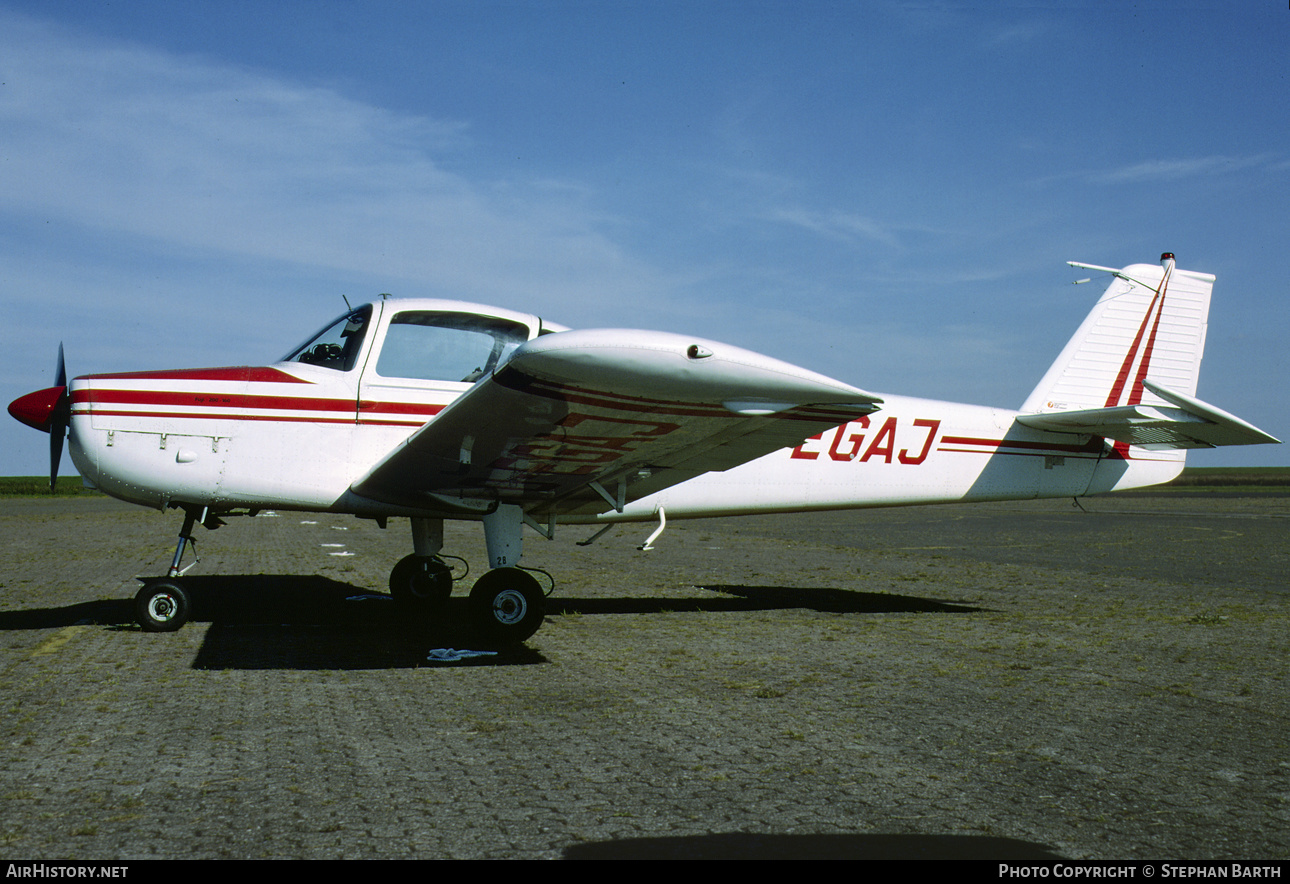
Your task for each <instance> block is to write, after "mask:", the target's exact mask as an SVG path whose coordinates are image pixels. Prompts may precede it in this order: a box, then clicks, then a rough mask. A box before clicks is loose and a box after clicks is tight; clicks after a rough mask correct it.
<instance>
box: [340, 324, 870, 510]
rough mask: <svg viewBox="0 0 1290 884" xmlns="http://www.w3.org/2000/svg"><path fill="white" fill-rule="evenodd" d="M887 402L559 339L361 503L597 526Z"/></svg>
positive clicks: (573, 337) (639, 340) (577, 335)
mask: <svg viewBox="0 0 1290 884" xmlns="http://www.w3.org/2000/svg"><path fill="white" fill-rule="evenodd" d="M880 402H881V400H880V399H879V398H878V397H876V396H874V395H873V394H870V393H866V392H865V391H863V390H859V389H857V388H855V387H851V386H849V385H847V384H843V383H841V382H839V381H835V380H833V379H831V378H827V377H824V376H823V375H818V374H815V373H813V372H808V371H806V370H805V369H801V368H798V367H797V366H793V365H789V364H788V363H784V362H780V361H778V360H774V359H771V358H769V357H766V356H761V355H759V354H756V353H751V352H749V351H747V350H741V349H739V348H735V347H730V346H727V345H724V344H718V343H715V342H711V341H703V340H697V339H693V338H687V337H683V336H680V335H671V334H665V333H661V332H639V331H625V330H586V331H575V332H561V333H559V334H554V335H548V336H545V337H542V338H539V339H537V340H534V341H530V342H529V343H528V344H525V345H524V346H523V347H520V348H519V349H518V350H516V352H515V354H514V355H513V356H512V357H511V359H510V360H509V361H508V362H507V363H506V364H505V365H504V366H502V367H500V368H498V369H497V370H496V371H495V372H494V373H493V374H492V375H491V376H489V377H488V378H486V379H484V380H481V381H479V382H478V383H476V384H475V385H474V386H473V387H472V388H471V389H470V390H469V391H467V392H466V393H465V394H464V395H463V396H461V397H460V398H459V399H457V400H456V401H455V402H453V403H452V404H451V405H449V406H448V407H447V408H445V409H444V410H443V411H442V412H440V413H439V414H438V415H437V416H436V417H435V418H433V419H432V420H431V421H430V422H428V423H427V424H425V425H424V426H423V427H421V429H419V430H418V431H417V432H415V433H414V434H413V435H412V436H411V437H409V438H408V439H407V440H406V441H405V442H404V443H403V444H401V445H400V446H399V447H398V448H396V449H395V450H394V451H392V452H391V453H390V454H389V455H388V456H386V458H385V459H384V460H382V461H381V462H380V463H379V464H377V466H376V467H375V468H374V469H373V470H372V471H371V472H370V473H369V474H368V475H367V476H365V477H364V478H362V479H361V480H359V481H358V482H356V483H354V485H353V491H354V492H355V493H357V494H360V495H362V496H363V497H366V498H369V499H373V500H380V501H383V502H387V503H391V504H396V505H399V506H410V507H417V508H423V509H436V508H440V507H441V506H442V504H443V502H444V500H445V499H459V500H461V501H463V502H468V501H475V502H481V501H482V502H485V503H487V502H490V501H492V502H504V503H518V504H521V505H522V506H524V507H525V509H526V511H528V512H531V513H539V514H542V513H549V512H557V513H563V512H571V511H594V512H599V511H602V510H604V509H605V495H604V494H602V493H601V491H602V490H605V489H606V488H608V489H609V492H610V496H612V497H615V498H617V499H621V500H623V501H624V502H626V501H631V500H635V499H637V498H639V497H642V496H644V495H646V494H652V493H654V492H655V491H659V490H661V489H662V488H666V487H668V486H670V485H674V484H676V483H678V482H682V481H685V480H686V479H689V478H692V477H694V476H696V475H699V474H700V473H704V472H708V471H711V470H725V469H730V468H731V467H734V466H737V465H739V464H741V463H746V462H747V461H749V460H753V459H755V458H757V457H760V456H762V455H764V454H768V453H770V452H772V451H775V450H778V449H780V448H785V447H789V446H792V445H796V444H798V443H799V442H801V441H802V440H803V439H806V438H808V437H810V436H813V435H815V434H816V433H819V432H822V431H823V430H826V429H828V428H829V427H833V426H836V425H838V424H840V423H843V422H845V421H848V420H851V419H853V418H854V417H856V416H857V415H858V414H867V413H869V412H872V411H874V410H876V409H877V407H878V404H879V403H880ZM593 483H597V484H599V485H600V486H601V489H600V490H597V489H596V488H595V487H594V486H593ZM611 486H612V487H611ZM463 505H466V504H463Z"/></svg>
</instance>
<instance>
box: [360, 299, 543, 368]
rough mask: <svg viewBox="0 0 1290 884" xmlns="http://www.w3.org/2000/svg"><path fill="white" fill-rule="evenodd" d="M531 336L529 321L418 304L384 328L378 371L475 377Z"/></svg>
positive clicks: (492, 366)
mask: <svg viewBox="0 0 1290 884" xmlns="http://www.w3.org/2000/svg"><path fill="white" fill-rule="evenodd" d="M528 339H529V329H528V326H526V325H523V324H522V323H518V322H512V321H510V320H509V319H497V318H494V317H489V316H474V315H471V314H466V313H435V312H430V311H420V310H418V311H410V312H406V313H399V314H397V315H396V316H395V317H394V318H393V319H392V320H390V327H389V330H388V331H386V333H385V343H384V344H382V345H381V355H380V357H379V358H378V359H377V361H376V373H377V374H378V375H380V376H381V377H386V378H416V379H419V380H425V381H458V382H462V383H473V382H475V381H477V380H479V379H480V378H482V377H484V376H486V375H487V374H488V373H489V372H491V371H492V370H493V369H495V368H497V366H499V365H501V364H502V363H504V362H505V361H506V360H507V359H508V358H509V357H510V355H511V353H513V352H514V351H515V348H516V347H518V346H519V345H520V344H523V343H524V342H525V341H527V340H528Z"/></svg>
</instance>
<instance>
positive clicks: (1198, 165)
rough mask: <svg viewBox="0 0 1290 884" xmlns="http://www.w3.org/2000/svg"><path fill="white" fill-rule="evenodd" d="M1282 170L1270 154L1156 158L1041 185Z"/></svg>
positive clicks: (1280, 159)
mask: <svg viewBox="0 0 1290 884" xmlns="http://www.w3.org/2000/svg"><path fill="white" fill-rule="evenodd" d="M1285 167H1286V160H1285V158H1283V157H1278V156H1276V155H1274V154H1270V153H1261V154H1254V155H1251V156H1227V155H1222V154H1219V155H1212V156H1203V157H1175V158H1167V159H1166V158H1157V159H1150V160H1143V161H1142V162H1139V163H1132V164H1130V165H1126V166H1119V167H1116V168H1113V169H1098V170H1088V169H1086V170H1082V171H1071V172H1067V173H1063V174H1060V175H1052V176H1048V177H1046V178H1044V179H1043V181H1042V182H1041V183H1049V182H1053V181H1063V180H1066V181H1068V180H1072V179H1075V180H1082V181H1086V182H1088V183H1090V184H1136V183H1148V182H1152V181H1178V180H1182V179H1186V178H1202V177H1211V176H1216V175H1229V174H1233V173H1236V172H1243V171H1246V170H1249V169H1262V170H1268V171H1274V170H1278V169H1284V168H1285Z"/></svg>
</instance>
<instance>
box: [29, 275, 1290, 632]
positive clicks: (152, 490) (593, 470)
mask: <svg viewBox="0 0 1290 884" xmlns="http://www.w3.org/2000/svg"><path fill="white" fill-rule="evenodd" d="M1075 266H1080V267H1088V268H1092V269H1095V270H1099V271H1104V272H1107V273H1110V274H1112V276H1113V281H1112V282H1111V284H1110V286H1109V288H1107V290H1106V292H1105V293H1104V294H1103V295H1102V297H1101V299H1100V300H1099V301H1098V302H1097V304H1096V306H1094V308H1093V310H1092V312H1091V313H1090V314H1089V316H1088V318H1087V319H1086V320H1085V322H1084V324H1083V325H1082V326H1081V327H1080V329H1079V330H1078V331H1077V332H1076V334H1075V336H1074V337H1073V338H1072V339H1071V340H1070V343H1069V344H1068V345H1067V346H1066V348H1065V350H1063V352H1062V353H1061V355H1060V356H1059V357H1058V359H1057V361H1056V362H1055V363H1054V364H1053V366H1052V367H1051V368H1050V369H1049V371H1048V373H1047V374H1046V375H1045V376H1044V378H1043V379H1042V380H1041V381H1040V383H1039V385H1038V386H1037V387H1036V388H1035V390H1034V392H1033V393H1032V394H1031V395H1030V397H1029V398H1028V399H1027V400H1026V402H1025V403H1024V404H1023V405H1022V407H1021V409H1020V410H1018V411H1009V410H1005V409H998V408H986V407H981V406H974V405H961V404H956V403H950V402H937V401H932V400H926V399H911V398H906V397H901V396H888V395H885V394H882V395H880V394H875V393H870V392H867V391H865V390H861V389H858V388H856V387H852V386H850V385H848V384H844V383H842V382H840V381H836V380H833V379H831V378H827V377H824V376H823V375H819V374H815V373H814V372H810V371H807V370H806V369H803V368H798V367H796V366H793V365H789V364H787V363H784V362H780V361H778V360H775V359H770V358H768V357H765V356H761V355H758V354H756V353H751V352H749V351H746V350H741V349H738V348H736V347H731V346H728V345H726V344H720V343H717V342H714V341H707V340H700V339H697V338H692V337H688V336H682V335H674V334H668V333H663V332H648V331H636V330H623V329H598V330H582V331H571V330H568V329H566V328H564V327H562V326H555V325H551V324H550V323H545V322H543V321H542V320H541V319H539V318H538V317H536V316H530V315H525V314H520V313H514V312H511V311H507V310H500V309H495V308H490V307H482V306H479V305H476V304H466V303H461V302H456V301H442V300H402V299H387V300H380V301H376V302H374V303H371V304H367V305H364V306H362V307H360V308H358V309H356V310H352V311H350V312H349V313H347V314H345V315H344V316H341V317H340V318H339V319H337V320H336V321H335V322H333V323H332V324H330V325H328V326H327V327H326V328H324V329H323V330H322V331H321V332H319V333H318V334H317V335H314V336H313V337H312V338H310V339H309V340H308V341H306V342H305V343H304V344H302V345H301V346H300V347H298V348H297V349H296V350H294V351H293V352H292V353H291V354H289V355H288V356H287V357H286V358H285V359H283V360H282V361H281V362H278V363H275V364H274V365H270V366H265V367H241V368H214V369H192V370H181V371H163V372H142V373H137V374H112V375H88V376H85V377H78V378H76V379H75V380H73V381H72V382H71V384H70V385H68V384H67V383H66V381H65V379H64V378H65V374H64V373H63V372H62V369H61V360H62V356H61V351H60V357H59V358H60V376H59V382H58V386H55V387H52V388H50V389H47V390H41V391H38V392H36V393H32V394H29V395H27V396H24V397H22V398H21V399H18V400H16V401H15V402H13V403H12V404H11V405H10V406H9V410H10V413H11V414H13V415H14V417H16V418H18V419H19V420H21V421H23V422H25V423H27V424H30V425H31V426H33V427H36V428H38V429H42V430H45V431H48V432H50V433H51V454H52V455H53V460H54V467H55V469H56V466H57V458H58V455H59V454H60V453H61V449H62V440H63V436H64V433H65V432H66V431H70V432H69V438H70V444H71V454H72V459H73V461H74V462H75V464H76V466H77V469H79V470H80V472H81V475H82V477H83V478H84V480H85V482H86V483H87V484H89V485H92V486H94V487H96V488H99V489H101V490H103V491H105V492H107V493H108V494H111V495H113V496H114V497H118V498H120V499H122V500H126V501H130V502H132V503H138V504H142V505H145V506H151V507H157V508H166V507H175V508H179V509H182V510H183V511H184V513H185V515H186V518H185V522H184V527H183V529H182V530H181V532H180V540H179V544H178V548H177V549H176V551H175V556H174V561H173V564H172V567H171V569H170V573H169V574H168V575H167V576H166V577H165V578H160V579H156V580H150V581H147V582H146V583H145V585H144V587H143V589H142V590H141V591H140V593H139V595H138V598H137V603H136V605H137V608H136V610H137V613H138V616H139V620H140V622H141V623H142V624H143V625H144V627H145V628H147V629H150V630H157V631H160V630H169V629H177V628H178V627H179V626H180V625H182V624H183V622H184V621H185V620H186V619H187V617H188V614H189V598H188V594H187V591H186V590H185V588H184V587H183V585H182V584H181V583H180V582H179V580H178V578H179V576H180V575H181V573H182V572H181V569H180V564H181V562H182V559H183V555H184V550H185V546H186V544H187V543H188V542H189V541H190V540H191V534H192V531H193V529H194V527H195V525H196V524H197V523H198V522H201V523H202V524H204V525H206V526H207V527H217V526H218V524H220V522H219V517H220V516H222V515H227V514H230V513H242V512H246V513H250V514H255V513H257V512H259V511H262V510H267V509H275V510H283V509H295V510H306V511H320V512H339V513H352V514H354V515H357V516H362V517H369V518H375V519H378V520H380V521H381V522H382V523H384V520H385V519H387V518H388V517H390V516H405V517H410V518H411V521H412V539H413V550H414V552H413V554H412V555H410V556H408V557H407V558H405V559H404V560H402V561H401V562H399V564H398V565H396V566H395V568H394V570H393V572H392V574H391V576H390V587H391V590H392V593H393V594H394V596H395V598H396V599H397V600H399V601H400V602H403V603H405V604H407V605H409V606H412V607H414V608H418V609H438V608H440V607H441V606H442V603H443V602H444V601H445V600H446V599H447V597H448V595H449V593H450V592H451V589H452V573H451V570H450V568H449V567H448V565H447V564H446V563H445V561H444V560H443V559H442V558H441V557H440V555H439V553H440V550H441V547H442V537H443V520H444V519H469V520H478V521H481V522H482V523H483V525H484V530H485V536H486V540H487V545H488V557H489V560H490V561H489V564H490V567H491V569H492V570H490V571H489V572H488V573H486V574H485V575H484V576H483V577H481V578H480V579H479V580H478V581H476V584H475V586H474V588H473V589H472V591H471V594H470V606H471V610H472V612H473V616H475V617H476V621H477V625H478V626H479V628H480V629H482V630H483V631H484V632H485V633H486V634H487V635H488V636H489V637H491V638H494V639H496V640H499V641H507V640H509V641H516V640H523V639H526V638H528V637H529V636H530V635H531V634H532V633H533V632H534V631H535V630H536V629H537V627H538V626H539V625H540V623H541V620H542V616H543V600H544V597H545V596H544V593H543V592H542V589H541V587H540V586H539V584H538V582H537V581H536V580H535V579H534V578H533V576H532V575H531V574H530V573H529V572H528V571H526V570H524V569H523V568H522V567H521V566H520V565H519V562H520V556H521V552H522V531H523V526H524V525H525V524H527V525H529V526H530V527H531V528H532V529H534V530H536V531H537V532H539V533H541V534H543V535H545V536H546V537H548V538H550V537H553V536H554V534H555V532H556V528H557V526H558V525H560V524H569V523H574V524H578V523H581V524H588V523H592V524H594V523H600V524H606V525H610V524H613V523H616V522H624V521H649V522H657V523H658V526H659V527H658V530H656V531H655V533H654V535H653V536H651V538H650V540H649V541H646V544H645V546H646V548H648V546H649V543H650V542H651V541H653V540H654V539H655V538H656V537H657V535H658V533H659V531H661V530H662V527H663V526H664V525H665V524H666V520H667V519H668V518H694V517H703V516H721V515H738V514H746V513H777V512H795V511H804V510H827V509H848V508H857V507H872V506H897V505H907V504H927V503H952V502H965V501H985V500H1004V499H1022V498H1036V497H1065V496H1081V495H1086V494H1095V493H1098V492H1102V491H1110V490H1114V489H1123V488H1134V487H1140V486H1145V485H1153V484H1157V483H1160V482H1166V481H1168V480H1170V479H1172V478H1174V477H1175V476H1177V475H1178V473H1179V472H1180V471H1181V470H1182V467H1183V459H1184V457H1185V454H1186V449H1188V448H1198V447H1212V446H1216V445H1243V444H1255V443H1264V442H1276V441H1278V440H1276V439H1274V438H1273V437H1271V436H1269V435H1268V434H1266V433H1264V432H1262V431H1261V430H1258V429H1257V428H1255V427H1253V426H1251V425H1250V424H1248V423H1246V422H1244V421H1242V420H1240V419H1238V418H1236V417H1233V416H1232V415H1229V414H1227V413H1226V412H1223V411H1221V410H1219V409H1217V408H1215V407H1213V406H1211V405H1207V404H1205V403H1203V402H1201V401H1199V400H1198V399H1196V398H1195V397H1196V381H1197V376H1198V373H1199V368H1200V362H1201V354H1202V351H1203V349H1204V343H1205V328H1206V321H1207V316H1208V312H1209V300H1210V291H1211V289H1212V287H1213V282H1214V277H1212V276H1209V275H1207V274H1203V273H1194V272H1191V271H1185V270H1178V269H1177V268H1176V267H1175V266H1174V259H1173V256H1172V255H1170V254H1166V255H1164V256H1163V257H1162V260H1161V263H1160V265H1159V266H1156V265H1146V264H1135V265H1132V266H1129V267H1125V268H1123V269H1114V268H1107V267H1095V266H1093V265H1084V264H1079V265H1075Z"/></svg>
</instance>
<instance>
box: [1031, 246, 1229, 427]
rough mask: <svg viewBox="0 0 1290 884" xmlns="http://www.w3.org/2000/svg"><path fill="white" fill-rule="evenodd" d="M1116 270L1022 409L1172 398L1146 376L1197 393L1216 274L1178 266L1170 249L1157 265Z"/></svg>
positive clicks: (1159, 401) (1155, 401) (1069, 408)
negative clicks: (1158, 391) (1151, 385)
mask: <svg viewBox="0 0 1290 884" xmlns="http://www.w3.org/2000/svg"><path fill="white" fill-rule="evenodd" d="M1072 263H1073V262H1072ZM1074 266H1084V267H1087V266H1089V265H1079V264H1074ZM1096 269H1107V270H1109V269H1110V268H1096ZM1110 272H1111V273H1113V274H1114V275H1115V279H1114V281H1113V282H1112V283H1111V285H1110V286H1109V287H1108V288H1107V290H1106V292H1105V293H1103V295H1102V297H1101V299H1100V300H1099V301H1098V302H1097V304H1096V305H1095V306H1094V307H1093V310H1092V312H1091V313H1089V315H1088V317H1087V318H1086V319H1085V320H1084V323H1083V325H1081V326H1080V327H1079V331H1077V332H1076V333H1075V336H1074V337H1073V338H1071V339H1070V341H1069V342H1068V343H1067V344H1066V348H1065V349H1064V350H1062V353H1061V355H1060V356H1059V357H1058V358H1057V361H1056V362H1054V363H1053V365H1052V367H1051V368H1049V369H1048V372H1047V374H1045V375H1044V377H1043V380H1041V381H1040V382H1039V386H1037V387H1035V389H1034V392H1032V393H1031V394H1030V396H1029V397H1028V398H1027V399H1026V402H1025V404H1024V405H1023V406H1022V407H1021V411H1022V413H1025V414H1044V413H1051V412H1061V411H1072V410H1077V409H1088V408H1111V407H1114V406H1118V405H1139V404H1143V405H1167V404H1168V403H1167V402H1166V401H1165V400H1163V399H1161V398H1160V397H1158V396H1156V395H1155V394H1154V393H1152V392H1151V391H1150V390H1149V389H1148V388H1146V387H1145V386H1144V385H1143V382H1144V381H1147V380H1150V381H1152V382H1153V383H1154V384H1157V385H1159V386H1161V387H1165V388H1167V389H1169V390H1174V391H1176V392H1179V393H1183V394H1184V395H1187V396H1195V395H1196V381H1197V378H1198V376H1199V374H1200V360H1201V355H1202V354H1203V352H1204V350H1205V328H1206V323H1207V321H1208V318H1209V298H1210V292H1211V291H1212V289H1213V287H1214V277H1213V276H1210V275H1209V274H1207V273H1195V272H1193V271H1190V270H1178V269H1176V268H1175V267H1174V256H1173V255H1172V254H1169V253H1167V252H1166V253H1165V254H1164V255H1162V256H1161V259H1160V266H1158V267H1157V266H1155V265H1152V264H1132V265H1130V266H1128V267H1125V268H1124V269H1122V270H1110Z"/></svg>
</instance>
